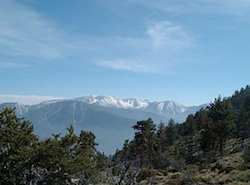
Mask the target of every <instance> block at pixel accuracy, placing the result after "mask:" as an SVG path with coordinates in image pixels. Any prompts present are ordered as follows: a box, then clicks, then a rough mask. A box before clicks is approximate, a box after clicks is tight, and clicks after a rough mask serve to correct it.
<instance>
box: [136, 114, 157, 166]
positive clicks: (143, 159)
mask: <svg viewBox="0 0 250 185" xmlns="http://www.w3.org/2000/svg"><path fill="white" fill-rule="evenodd" d="M155 127H156V125H155V124H154V123H153V121H152V120H151V119H148V120H143V121H138V122H137V124H136V125H134V126H133V128H134V130H135V131H136V132H135V139H134V142H135V146H134V147H135V151H136V154H137V155H138V156H139V158H140V166H143V165H145V164H146V165H148V164H152V162H153V160H154V158H155V157H156V155H157V154H158V151H159V146H158V139H157V135H156V133H155V131H156V128H155Z"/></svg>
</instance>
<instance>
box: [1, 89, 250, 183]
mask: <svg viewBox="0 0 250 185" xmlns="http://www.w3.org/2000/svg"><path fill="white" fill-rule="evenodd" d="M131 129H133V130H134V138H133V139H132V140H126V141H124V145H123V147H122V149H121V150H117V151H116V153H115V154H114V155H110V156H106V155H105V154H104V153H101V152H99V151H98V150H97V149H96V147H97V145H98V144H97V143H96V142H95V137H96V136H95V135H94V133H91V132H87V131H81V133H80V134H79V135H77V134H75V131H74V128H73V126H69V127H68V128H67V134H66V135H60V134H55V135H52V136H51V137H50V138H48V139H46V140H40V139H39V138H38V136H37V135H36V134H35V133H34V131H33V125H32V123H30V122H29V121H27V120H25V118H18V117H17V116H16V114H15V110H13V109H11V108H5V109H3V110H2V111H1V113H0V184H1V185H2V184H3V185H19V184H20V185H25V184H29V185H71V184H72V185H73V184H74V185H90V184H107V185H137V184H138V185H139V184H142V185H143V184H171V185H175V184H176V185H182V184H183V185H185V184H186V185H189V184H190V185H193V184H247V183H248V182H249V181H250V149H249V146H250V139H249V137H250V87H249V86H246V87H245V88H242V89H241V90H240V91H235V92H234V94H233V95H232V96H230V97H226V98H222V97H220V96H219V97H218V98H216V99H215V100H214V101H213V102H211V103H210V104H209V105H208V106H207V107H206V108H202V109H201V110H200V111H198V112H196V113H195V114H194V115H189V116H188V117H187V119H186V121H185V122H184V123H176V122H175V120H173V119H171V120H170V121H169V122H168V123H163V122H161V123H157V124H156V123H154V122H153V120H152V119H151V118H149V119H147V120H141V121H138V122H137V123H135V125H134V126H133V127H132V128H131Z"/></svg>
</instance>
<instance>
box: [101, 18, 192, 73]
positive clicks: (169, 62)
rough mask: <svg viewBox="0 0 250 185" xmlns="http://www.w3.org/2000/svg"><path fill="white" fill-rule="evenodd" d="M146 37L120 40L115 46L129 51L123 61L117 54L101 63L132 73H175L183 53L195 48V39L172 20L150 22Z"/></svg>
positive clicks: (148, 22)
mask: <svg viewBox="0 0 250 185" xmlns="http://www.w3.org/2000/svg"><path fill="white" fill-rule="evenodd" d="M144 35H145V36H144V37H143V38H126V37H123V38H118V39H117V40H116V41H115V43H113V45H115V46H116V48H120V49H121V50H123V51H128V52H127V53H126V52H125V53H124V54H123V58H121V56H114V54H113V58H112V57H111V58H106V59H103V60H101V61H100V60H99V61H98V62H97V64H98V65H100V66H104V67H110V68H113V69H118V70H127V71H132V72H141V73H161V72H163V71H164V73H171V68H173V66H174V65H175V64H176V63H177V62H176V61H177V60H179V59H180V58H179V56H180V54H181V53H182V52H183V51H185V49H187V48H191V47H193V46H194V45H195V39H194V38H193V37H191V36H190V35H189V34H188V33H187V32H186V31H185V29H184V28H182V27H181V26H180V25H177V24H174V23H172V22H170V21H157V22H154V21H147V29H146V30H145V34H144ZM113 53H115V50H113ZM117 58H118V59H117Z"/></svg>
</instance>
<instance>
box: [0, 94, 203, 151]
mask: <svg viewBox="0 0 250 185" xmlns="http://www.w3.org/2000/svg"><path fill="white" fill-rule="evenodd" d="M4 107H12V108H15V111H16V113H17V115H18V116H20V117H25V118H26V119H28V120H30V121H31V122H32V123H33V124H34V129H35V132H36V133H37V134H38V135H39V136H40V137H41V138H42V139H44V138H46V137H50V136H51V134H52V133H62V134H65V133H66V130H65V128H67V127H68V126H69V125H73V126H74V127H75V130H76V132H77V133H79V132H80V131H81V130H88V131H91V132H93V133H95V135H96V137H97V142H98V143H99V146H98V149H99V150H100V151H104V152H105V153H106V154H113V153H114V152H115V151H116V149H117V148H121V146H122V144H123V142H124V140H125V139H132V137H133V130H132V129H131V127H132V126H133V125H134V124H135V123H136V121H137V120H143V119H147V118H149V117H150V118H152V119H153V120H154V121H155V122H156V123H160V122H161V121H164V122H168V121H169V120H170V118H174V119H175V120H176V121H180V122H182V121H184V120H185V119H186V117H187V116H188V115H189V114H191V113H195V112H196V111H198V110H199V109H200V108H201V107H202V106H194V107H186V106H184V105H181V104H179V103H176V102H173V101H164V102H149V101H147V100H142V99H139V98H127V99H122V98H114V97H112V96H93V95H91V96H85V97H81V98H74V99H69V100H50V101H46V102H42V103H40V104H37V105H32V106H28V105H22V104H18V103H3V104H0V109H2V108H4Z"/></svg>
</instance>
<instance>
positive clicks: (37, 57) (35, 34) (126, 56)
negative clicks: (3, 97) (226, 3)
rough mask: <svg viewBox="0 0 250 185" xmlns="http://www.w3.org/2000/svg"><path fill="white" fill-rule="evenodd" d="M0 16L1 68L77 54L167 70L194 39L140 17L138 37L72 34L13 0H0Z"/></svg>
mask: <svg viewBox="0 0 250 185" xmlns="http://www.w3.org/2000/svg"><path fill="white" fill-rule="evenodd" d="M17 15H18V16H17ZM0 19H1V21H0V55H1V59H0V68H4V69H6V68H21V67H29V66H30V65H33V64H34V63H44V62H48V61H59V60H65V59H67V60H69V61H70V60H71V61H72V60H74V59H76V60H77V61H82V62H89V61H92V62H93V63H94V64H95V65H97V66H101V67H108V68H112V69H115V70H126V71H131V72H143V73H158V72H161V71H163V70H164V71H166V70H168V71H170V70H171V68H172V67H173V66H174V64H175V63H176V61H177V60H179V56H180V54H181V53H182V52H183V51H184V50H185V49H188V48H190V47H193V46H194V40H195V39H194V38H192V36H190V35H189V34H188V33H187V32H186V31H185V29H184V28H183V27H182V26H181V25H178V24H175V23H173V22H171V21H166V20H163V21H149V20H147V21H146V22H144V24H145V25H146V27H145V32H144V33H142V36H141V37H140V38H133V37H126V36H123V37H119V36H112V37H99V38H98V37H87V36H81V35H76V36H73V35H72V34H69V33H68V34H66V33H64V32H62V31H61V30H60V29H59V27H58V26H57V25H56V24H54V23H53V22H51V21H49V20H48V19H46V18H44V17H43V16H41V15H40V14H39V13H37V12H35V11H34V10H32V9H31V8H29V7H27V6H25V5H23V4H21V3H19V2H18V1H15V0H9V1H0ZM104 46H105V47H104ZM97 56H98V57H97Z"/></svg>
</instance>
